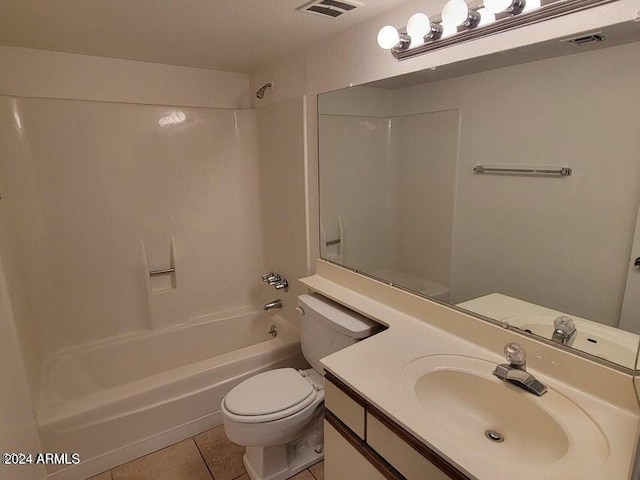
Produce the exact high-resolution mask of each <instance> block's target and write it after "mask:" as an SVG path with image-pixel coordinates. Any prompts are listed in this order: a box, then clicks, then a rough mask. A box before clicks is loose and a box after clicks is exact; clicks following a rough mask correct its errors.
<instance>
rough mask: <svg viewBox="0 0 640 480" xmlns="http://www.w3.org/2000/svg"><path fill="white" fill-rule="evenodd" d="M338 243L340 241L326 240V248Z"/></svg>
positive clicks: (337, 239)
mask: <svg viewBox="0 0 640 480" xmlns="http://www.w3.org/2000/svg"><path fill="white" fill-rule="evenodd" d="M339 243H340V239H339V238H336V239H335V240H327V247H328V246H330V245H338V244H339Z"/></svg>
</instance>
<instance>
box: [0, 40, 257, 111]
mask: <svg viewBox="0 0 640 480" xmlns="http://www.w3.org/2000/svg"><path fill="white" fill-rule="evenodd" d="M0 65H2V74H1V75H0V94H2V95H11V96H17V97H44V98H69V99H72V98H73V99H82V100H100V101H105V102H125V103H149V104H158V105H182V106H194V107H212V108H249V77H248V75H245V74H241V73H230V72H220V71H216V70H205V69H200V68H189V67H176V66H173V65H160V64H156V63H146V62H134V61H131V60H119V59H115V58H102V57H91V56H87V55H75V54H70V53H58V52H49V51H44V50H33V49H29V48H17V47H7V46H0Z"/></svg>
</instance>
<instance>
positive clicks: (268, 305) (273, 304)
mask: <svg viewBox="0 0 640 480" xmlns="http://www.w3.org/2000/svg"><path fill="white" fill-rule="evenodd" d="M262 308H263V309H264V310H271V309H273V308H282V300H280V299H279V298H278V299H276V300H274V301H273V302H269V303H265V304H264V307H262Z"/></svg>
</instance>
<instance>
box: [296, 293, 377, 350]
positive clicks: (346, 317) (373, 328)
mask: <svg viewBox="0 0 640 480" xmlns="http://www.w3.org/2000/svg"><path fill="white" fill-rule="evenodd" d="M298 305H300V306H301V307H302V308H303V309H304V310H305V314H306V315H313V314H315V318H317V319H319V320H324V321H326V322H327V323H328V324H329V325H330V326H331V328H333V329H334V330H336V331H338V332H340V333H342V334H344V335H348V336H349V337H351V338H355V339H360V338H365V337H369V336H371V335H373V334H374V333H375V332H377V331H378V330H380V329H381V328H382V326H381V325H380V324H379V323H376V322H374V321H373V320H371V319H369V318H367V317H365V316H363V315H360V314H359V313H357V312H354V311H353V310H351V309H349V308H347V307H345V306H343V305H340V304H339V303H336V302H334V301H333V300H329V299H328V298H326V297H323V296H322V295H320V294H318V293H311V294H305V295H300V296H299V297H298Z"/></svg>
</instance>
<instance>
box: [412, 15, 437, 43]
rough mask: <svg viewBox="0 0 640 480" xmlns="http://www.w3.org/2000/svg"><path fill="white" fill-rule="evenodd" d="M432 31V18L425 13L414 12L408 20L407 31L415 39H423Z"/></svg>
mask: <svg viewBox="0 0 640 480" xmlns="http://www.w3.org/2000/svg"><path fill="white" fill-rule="evenodd" d="M430 32H431V20H429V17H428V16H427V15H425V14H424V13H414V14H413V15H411V17H409V21H408V22H407V33H408V34H409V36H410V37H411V40H412V43H413V40H414V39H415V40H418V39H420V40H423V39H424V37H425V36H426V35H427V34H428V33H430Z"/></svg>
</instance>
